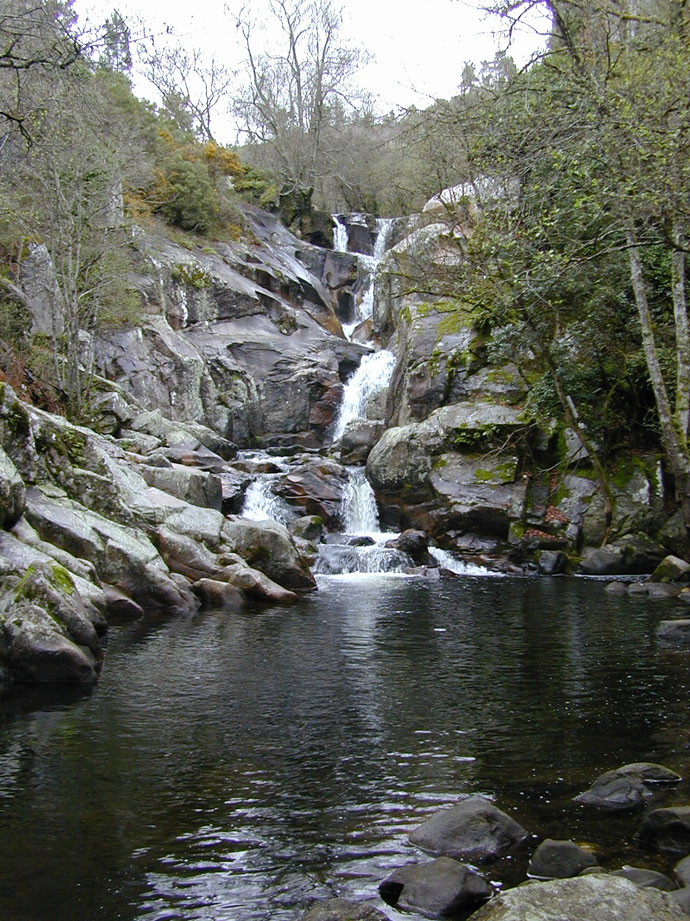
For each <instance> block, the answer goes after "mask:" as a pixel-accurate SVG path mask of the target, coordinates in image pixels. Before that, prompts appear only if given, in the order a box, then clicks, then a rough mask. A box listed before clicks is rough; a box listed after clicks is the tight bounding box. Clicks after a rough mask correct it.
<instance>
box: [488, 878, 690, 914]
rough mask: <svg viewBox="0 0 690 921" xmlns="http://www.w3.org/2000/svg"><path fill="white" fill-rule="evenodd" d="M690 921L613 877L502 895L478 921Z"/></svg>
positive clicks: (667, 900)
mask: <svg viewBox="0 0 690 921" xmlns="http://www.w3.org/2000/svg"><path fill="white" fill-rule="evenodd" d="M536 919H539V921H565V919H568V921H623V919H624V921H652V919H653V921H687V915H686V913H685V911H684V910H683V909H682V908H681V907H680V906H679V905H678V904H677V903H676V902H674V901H673V899H672V898H671V896H670V895H667V894H666V893H663V892H658V891H656V890H654V889H640V888H639V887H638V886H636V885H635V884H634V883H632V882H630V880H627V879H621V878H619V877H615V876H611V875H610V874H588V875H587V876H579V877H576V878H575V879H562V880H561V879H559V880H552V881H550V882H546V883H532V884H531V885H529V886H519V887H518V888H517V889H510V890H509V891H507V892H503V893H501V895H499V896H497V897H496V898H495V899H493V900H492V901H491V902H489V904H488V905H485V906H484V907H483V908H480V909H479V911H478V912H477V913H476V914H474V915H472V921H536Z"/></svg>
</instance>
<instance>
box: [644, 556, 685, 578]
mask: <svg viewBox="0 0 690 921" xmlns="http://www.w3.org/2000/svg"><path fill="white" fill-rule="evenodd" d="M651 581H652V582H690V563H688V561H687V560H681V559H680V557H677V556H672V555H669V556H665V557H664V559H663V560H662V561H661V562H660V563H659V565H658V566H657V568H656V569H655V570H654V572H653V573H652V579H651Z"/></svg>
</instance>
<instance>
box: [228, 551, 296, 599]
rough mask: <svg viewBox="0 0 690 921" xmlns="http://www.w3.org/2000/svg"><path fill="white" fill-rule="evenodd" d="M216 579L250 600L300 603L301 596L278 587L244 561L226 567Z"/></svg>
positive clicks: (280, 586)
mask: <svg viewBox="0 0 690 921" xmlns="http://www.w3.org/2000/svg"><path fill="white" fill-rule="evenodd" d="M238 560H239V558H238ZM216 578H217V579H221V580H223V581H226V582H229V583H230V584H231V585H234V586H235V587H236V588H238V589H240V590H241V591H243V592H244V594H245V595H246V596H247V597H248V598H254V599H255V600H256V601H269V602H272V603H273V604H294V602H295V601H299V595H297V594H296V593H295V592H291V591H289V590H288V589H286V588H283V586H282V585H278V583H277V582H274V581H273V580H272V579H269V578H268V576H266V575H264V574H263V573H262V572H259V571H258V570H256V569H252V568H251V567H250V566H247V564H246V563H245V562H244V561H239V562H236V563H232V564H229V565H227V566H225V567H224V568H223V569H221V570H220V572H218V573H217V575H216Z"/></svg>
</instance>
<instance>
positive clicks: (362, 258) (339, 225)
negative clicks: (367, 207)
mask: <svg viewBox="0 0 690 921" xmlns="http://www.w3.org/2000/svg"><path fill="white" fill-rule="evenodd" d="M332 217H333V248H334V250H335V252H337V253H347V252H348V245H349V240H348V229H347V224H346V223H345V221H344V220H343V218H342V215H340V214H334V215H332ZM361 220H362V219H361V218H360V222H361ZM393 224H394V220H393V218H377V219H376V230H375V236H374V252H373V255H371V256H367V255H364V254H363V253H356V254H355V255H356V256H357V259H358V261H359V264H360V267H361V268H362V269H363V270H364V280H363V281H364V283H363V287H362V293H361V296H360V298H359V300H358V303H357V309H356V312H355V318H354V322H353V323H348V324H345V325H344V326H343V332H344V333H345V335H346V336H347V338H348V339H349V338H350V337H351V336H352V333H353V332H354V329H355V327H357V326H359V324H360V323H363V322H364V320H368V319H369V317H371V316H372V314H373V312H374V296H375V286H376V279H375V276H376V270H377V268H378V266H379V263H380V262H381V260H382V259H383V256H384V253H385V252H386V249H387V248H388V243H389V240H390V235H391V231H392V229H393Z"/></svg>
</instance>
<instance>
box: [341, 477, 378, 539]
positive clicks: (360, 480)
mask: <svg viewBox="0 0 690 921" xmlns="http://www.w3.org/2000/svg"><path fill="white" fill-rule="evenodd" d="M348 474H349V481H348V484H347V487H346V488H345V491H344V493H343V505H342V512H341V517H342V520H343V528H344V529H345V533H346V534H369V535H372V536H373V535H374V534H377V533H378V531H379V512H378V509H377V507H376V496H375V495H374V490H373V489H372V488H371V484H370V483H369V480H367V476H366V472H365V470H364V467H348Z"/></svg>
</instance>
